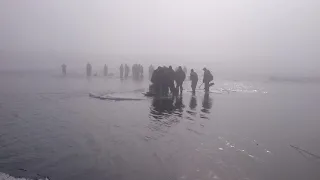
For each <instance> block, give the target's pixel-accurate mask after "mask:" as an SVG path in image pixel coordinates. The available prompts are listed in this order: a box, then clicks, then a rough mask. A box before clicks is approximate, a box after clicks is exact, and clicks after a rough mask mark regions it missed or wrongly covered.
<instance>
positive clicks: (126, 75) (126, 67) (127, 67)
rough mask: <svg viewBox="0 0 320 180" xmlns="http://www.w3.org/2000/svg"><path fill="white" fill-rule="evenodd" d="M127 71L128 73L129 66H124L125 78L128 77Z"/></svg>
mask: <svg viewBox="0 0 320 180" xmlns="http://www.w3.org/2000/svg"><path fill="white" fill-rule="evenodd" d="M129 71H130V68H129V66H128V65H127V64H126V65H125V69H124V74H125V75H124V77H125V78H127V77H128V76H129Z"/></svg>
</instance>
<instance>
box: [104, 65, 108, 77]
mask: <svg viewBox="0 0 320 180" xmlns="http://www.w3.org/2000/svg"><path fill="white" fill-rule="evenodd" d="M103 74H104V76H108V66H107V65H106V64H105V65H104V68H103Z"/></svg>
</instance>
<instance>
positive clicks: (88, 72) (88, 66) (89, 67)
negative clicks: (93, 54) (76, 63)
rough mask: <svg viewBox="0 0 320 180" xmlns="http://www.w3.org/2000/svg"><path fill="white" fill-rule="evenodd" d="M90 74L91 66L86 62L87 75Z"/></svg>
mask: <svg viewBox="0 0 320 180" xmlns="http://www.w3.org/2000/svg"><path fill="white" fill-rule="evenodd" d="M91 74H92V66H91V64H90V63H88V64H87V76H88V77H89V76H91Z"/></svg>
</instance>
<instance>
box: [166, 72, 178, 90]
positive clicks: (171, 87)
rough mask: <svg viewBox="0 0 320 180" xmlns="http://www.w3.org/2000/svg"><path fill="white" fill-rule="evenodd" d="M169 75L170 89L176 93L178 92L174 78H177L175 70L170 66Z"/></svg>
mask: <svg viewBox="0 0 320 180" xmlns="http://www.w3.org/2000/svg"><path fill="white" fill-rule="evenodd" d="M167 77H168V81H169V82H168V86H169V89H170V92H171V94H173V95H174V94H175V93H176V89H175V87H174V80H175V72H174V70H173V69H172V68H168V70H167Z"/></svg>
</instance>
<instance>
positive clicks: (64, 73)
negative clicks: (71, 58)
mask: <svg viewBox="0 0 320 180" xmlns="http://www.w3.org/2000/svg"><path fill="white" fill-rule="evenodd" d="M61 68H62V74H63V75H64V76H65V75H67V65H65V64H62V65H61Z"/></svg>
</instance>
